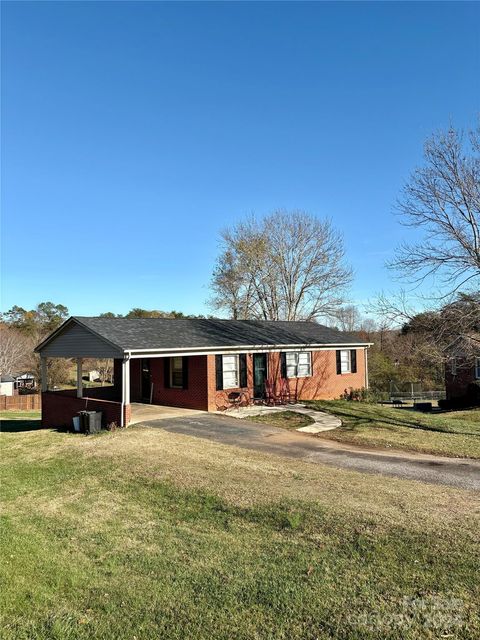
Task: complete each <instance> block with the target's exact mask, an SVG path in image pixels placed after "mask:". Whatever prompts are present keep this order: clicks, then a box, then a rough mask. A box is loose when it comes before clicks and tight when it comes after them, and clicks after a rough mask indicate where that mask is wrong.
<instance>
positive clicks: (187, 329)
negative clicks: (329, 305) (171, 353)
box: [74, 316, 367, 351]
mask: <svg viewBox="0 0 480 640" xmlns="http://www.w3.org/2000/svg"><path fill="white" fill-rule="evenodd" d="M74 319H75V320H78V322H80V323H81V324H83V325H84V326H86V327H88V328H89V329H91V330H92V331H94V332H96V333H97V334H99V335H100V336H102V337H103V338H106V339H107V340H109V341H110V342H112V343H113V344H115V345H117V346H119V347H121V348H122V349H123V350H125V351H128V350H130V349H182V348H192V349H195V348H207V347H237V346H238V347H243V346H274V345H280V346H281V345H307V344H310V345H314V344H315V345H329V344H355V345H365V344H367V343H365V342H363V341H361V340H359V339H358V338H357V337H355V336H352V335H351V334H348V333H345V332H343V331H336V330H335V329H330V328H329V327H325V326H323V325H321V324H317V323H316V322H286V321H278V322H277V321H257V320H207V319H183V318H182V319H176V318H175V319H172V318H89V317H82V316H76V317H74Z"/></svg>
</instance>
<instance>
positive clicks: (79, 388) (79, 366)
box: [77, 358, 83, 398]
mask: <svg viewBox="0 0 480 640" xmlns="http://www.w3.org/2000/svg"><path fill="white" fill-rule="evenodd" d="M82 365H83V360H82V358H77V398H83V377H82V373H83V371H82Z"/></svg>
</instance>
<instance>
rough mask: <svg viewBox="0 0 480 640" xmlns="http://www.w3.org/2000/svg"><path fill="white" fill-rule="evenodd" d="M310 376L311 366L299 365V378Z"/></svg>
mask: <svg viewBox="0 0 480 640" xmlns="http://www.w3.org/2000/svg"><path fill="white" fill-rule="evenodd" d="M309 375H310V365H309V364H299V365H298V377H299V378H302V377H305V376H309Z"/></svg>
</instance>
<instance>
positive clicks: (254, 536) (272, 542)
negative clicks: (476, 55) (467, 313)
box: [0, 427, 480, 640]
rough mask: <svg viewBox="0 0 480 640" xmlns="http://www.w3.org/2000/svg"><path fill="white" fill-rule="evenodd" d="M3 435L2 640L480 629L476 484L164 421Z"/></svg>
mask: <svg viewBox="0 0 480 640" xmlns="http://www.w3.org/2000/svg"><path fill="white" fill-rule="evenodd" d="M0 446H1V458H0V468H1V485H0V487H1V496H2V506H3V515H2V530H1V536H0V545H1V554H2V563H1V564H0V578H1V588H0V610H1V613H2V640H13V639H15V640H27V639H28V640H36V639H37V640H38V639H42V640H47V639H48V640H74V639H75V640H77V639H78V640H83V639H89V640H95V639H102V640H106V639H108V640H109V639H112V640H123V639H125V640H126V639H127V638H128V639H130V640H133V639H134V638H136V639H137V640H151V639H152V638H161V639H162V640H164V639H171V638H175V639H178V640H180V639H182V640H183V639H185V638H189V640H193V639H203V638H208V639H209V640H216V639H231V638H232V639H238V640H243V639H245V640H247V639H248V640H250V639H252V638H257V639H264V638H265V639H267V638H268V639H272V640H273V639H275V640H276V639H279V640H280V639H284V640H287V639H294V638H301V639H302V640H304V639H307V640H314V639H316V638H318V639H327V638H338V639H342V640H346V639H351V640H358V639H360V638H361V639H366V638H372V639H378V640H380V639H382V640H383V639H386V638H389V639H394V638H395V639H396V638H398V639H400V638H402V639H405V640H414V639H415V640H418V639H419V638H420V639H421V638H425V639H427V638H440V637H444V636H445V637H455V638H464V639H467V638H473V637H478V636H479V635H480V617H479V611H478V603H479V602H480V585H479V581H478V566H479V562H480V558H479V546H478V530H479V519H478V517H477V515H476V513H475V505H477V506H478V503H479V501H478V496H476V495H475V494H474V493H473V492H468V491H463V490H458V489H453V488H448V487H445V486H436V485H426V484H425V485H424V484H421V483H419V482H409V481H403V480H399V479H395V478H388V477H382V476H377V475H362V474H359V473H356V472H351V471H347V470H339V469H334V468H331V467H323V466H320V465H312V464H309V463H306V462H300V461H295V460H292V459H284V458H281V457H276V456H269V455H266V454H262V453H258V452H253V451H246V450H243V449H236V448H234V447H229V446H225V445H220V444H215V443H212V442H209V441H207V440H202V439H199V438H193V437H187V436H182V435H177V434H172V433H168V432H165V431H163V430H161V429H147V428H140V427H136V428H135V427H134V428H131V429H127V430H119V431H116V432H114V433H106V434H103V435H102V436H101V437H97V436H90V437H87V436H84V435H79V434H69V433H62V432H57V431H53V430H26V431H23V432H17V433H14V432H4V433H2V434H0Z"/></svg>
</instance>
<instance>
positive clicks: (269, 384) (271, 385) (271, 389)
mask: <svg viewBox="0 0 480 640" xmlns="http://www.w3.org/2000/svg"><path fill="white" fill-rule="evenodd" d="M265 402H266V404H269V405H275V404H282V397H281V395H280V393H278V392H277V385H276V384H275V381H274V380H271V379H268V380H265Z"/></svg>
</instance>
